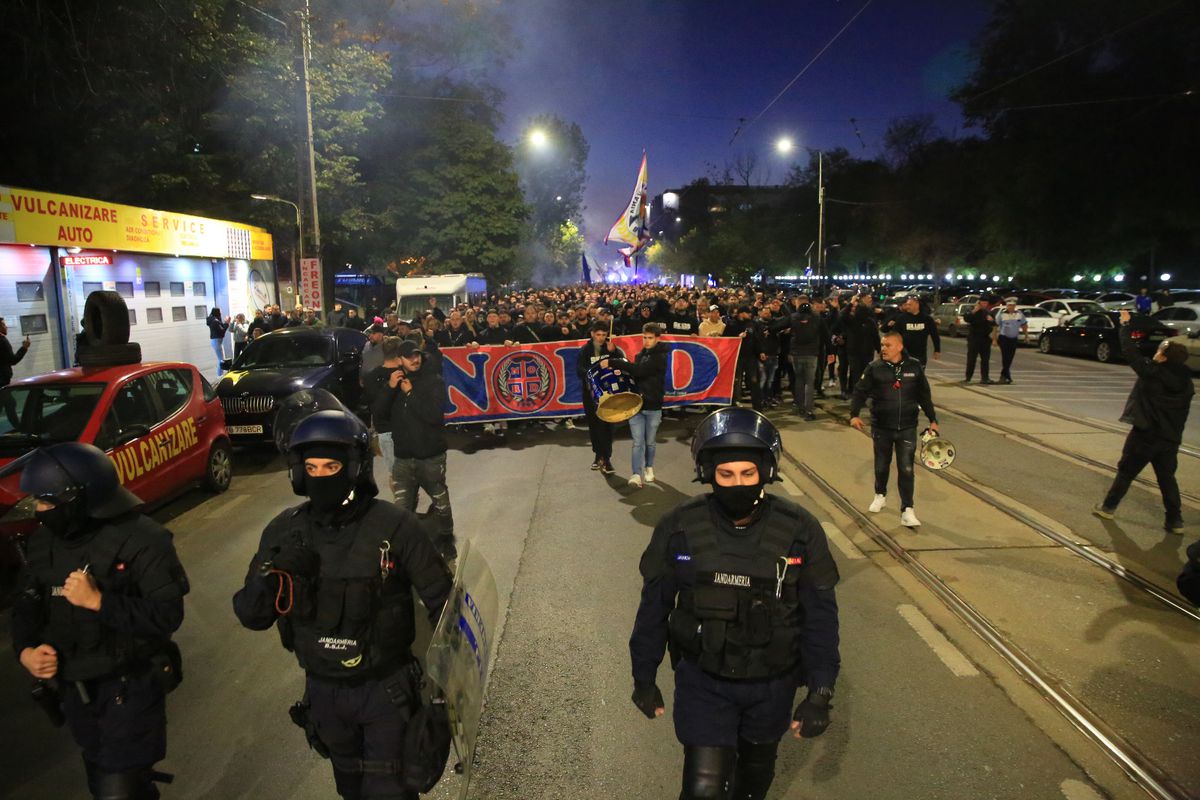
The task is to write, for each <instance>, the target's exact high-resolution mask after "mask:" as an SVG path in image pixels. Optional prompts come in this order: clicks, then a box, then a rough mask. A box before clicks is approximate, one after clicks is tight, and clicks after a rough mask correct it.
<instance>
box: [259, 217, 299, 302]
mask: <svg viewBox="0 0 1200 800" xmlns="http://www.w3.org/2000/svg"><path fill="white" fill-rule="evenodd" d="M250 197H251V199H253V200H266V201H267V202H268V203H287V204H288V205H289V206H291V207H292V208H294V209H296V263H294V264H292V289H293V290H298V289H299V287H298V286H296V276H297V275H299V274H300V263H299V262H300V259H302V258H304V224H303V223H302V222H301V221H300V206H298V205H297V204H295V203H293V202H292V201H291V200H284V199H283V198H282V197H278V196H276V195H273V194H252V195H250Z"/></svg>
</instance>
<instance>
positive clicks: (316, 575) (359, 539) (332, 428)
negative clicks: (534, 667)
mask: <svg viewBox="0 0 1200 800" xmlns="http://www.w3.org/2000/svg"><path fill="white" fill-rule="evenodd" d="M305 394H307V393H305ZM332 402H333V404H335V407H334V408H332V409H328V410H315V409H314V410H312V412H311V413H309V414H308V415H307V416H306V417H304V418H303V419H301V420H300V421H299V422H298V423H297V424H295V426H294V427H292V428H291V430H290V432H289V431H287V428H288V427H290V426H287V425H286V424H284V423H281V422H277V428H279V430H278V431H277V436H279V437H280V438H281V439H282V446H283V449H284V450H285V453H286V455H287V461H288V471H289V475H290V478H291V483H292V490H293V491H294V492H295V493H296V494H297V495H302V496H306V497H307V498H308V500H307V502H305V503H304V504H302V505H299V506H296V507H295V508H290V509H288V510H286V511H284V512H283V513H281V514H280V515H279V516H277V517H276V518H275V519H274V520H272V521H271V522H270V524H268V525H267V527H266V530H264V531H263V535H262V540H261V542H260V544H259V548H258V552H257V553H256V554H255V556H254V558H253V560H252V561H251V562H250V571H249V573H248V574H247V575H246V581H245V585H244V586H243V588H242V589H241V590H239V591H238V592H237V594H236V595H235V596H234V598H233V607H234V611H235V613H236V614H237V617H238V619H239V620H240V621H241V623H242V624H243V625H245V626H246V627H247V628H250V629H251V630H266V629H267V628H270V627H271V626H272V625H276V626H278V628H279V632H280V636H281V639H282V641H283V644H284V646H285V647H286V648H287V649H289V650H290V651H292V652H293V653H294V654H295V656H296V660H297V661H298V662H299V663H300V667H301V668H302V669H303V670H304V671H305V674H306V681H305V693H304V699H303V700H302V701H301V702H300V703H297V704H296V706H294V707H293V709H292V712H291V713H292V719H293V721H294V722H296V724H297V725H300V726H302V727H303V728H304V730H305V734H306V736H307V737H308V741H309V744H310V746H312V747H313V749H315V750H317V752H318V753H320V754H321V755H323V756H326V757H328V758H330V760H331V761H332V762H333V775H334V780H335V782H336V785H337V792H338V794H340V795H341V796H342V797H344V798H347V799H348V800H349V799H350V798H370V797H387V798H404V799H406V800H407V799H408V798H416V797H417V791H416V790H415V789H414V788H412V787H413V786H415V784H414V783H413V782H412V781H413V775H412V769H411V767H412V766H414V765H413V764H412V759H410V758H409V756H410V755H411V751H406V732H407V729H408V728H409V722H410V721H411V719H412V717H413V715H414V713H415V712H416V710H417V709H418V708H419V707H420V701H419V699H418V692H419V687H418V670H417V668H416V664H415V661H414V660H413V655H412V643H413V638H414V635H415V625H414V607H413V606H414V603H413V597H412V592H413V588H414V587H415V588H416V590H417V593H418V594H419V595H420V597H421V600H422V602H423V603H424V605H425V607H426V609H427V610H428V612H429V617H430V620H431V621H432V622H434V623H436V621H437V618H438V616H439V614H440V613H441V610H442V606H443V605H444V603H445V601H446V598H447V596H448V594H449V592H450V588H451V578H450V572H449V570H448V569H447V567H446V564H445V562H444V561H443V560H442V558H441V556H440V555H439V554H438V551H437V549H436V548H435V547H434V546H433V543H432V542H431V541H430V540H429V538H428V537H427V536H426V535H425V533H424V531H423V530H422V529H421V526H420V523H419V522H418V520H417V517H416V516H415V515H414V514H413V513H412V512H410V511H408V510H407V509H404V508H400V507H398V506H396V505H394V504H392V503H388V502H383V501H380V500H377V499H376V498H375V496H376V494H378V489H377V488H376V486H375V480H374V478H373V476H372V464H371V459H372V452H371V445H370V434H369V433H368V431H367V429H366V427H365V426H364V425H363V424H362V422H360V421H359V419H358V418H357V417H356V416H354V414H352V413H350V412H349V411H347V410H345V409H344V408H338V407H337V406H339V405H340V404H337V401H336V400H333V401H332ZM318 407H319V404H318ZM282 413H283V412H281V416H282ZM409 739H410V740H411V737H409ZM406 762H407V763H406ZM444 764H445V759H444V757H443V760H442V763H441V765H439V767H438V773H437V774H438V775H440V774H441V766H444Z"/></svg>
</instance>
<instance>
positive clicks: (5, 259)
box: [0, 186, 277, 377]
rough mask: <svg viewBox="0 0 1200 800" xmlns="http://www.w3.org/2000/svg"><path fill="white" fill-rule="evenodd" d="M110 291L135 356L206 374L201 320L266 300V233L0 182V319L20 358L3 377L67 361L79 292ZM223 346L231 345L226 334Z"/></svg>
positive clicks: (210, 361) (272, 289)
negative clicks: (22, 352) (123, 314)
mask: <svg viewBox="0 0 1200 800" xmlns="http://www.w3.org/2000/svg"><path fill="white" fill-rule="evenodd" d="M100 290H108V291H114V292H117V293H118V294H120V295H121V296H122V297H123V298H124V299H125V304H126V305H127V306H128V309H129V324H130V335H129V340H130V341H132V342H137V343H138V344H139V345H140V346H141V348H142V357H143V358H144V359H145V360H147V361H186V362H191V363H193V364H196V365H197V366H198V367H199V368H200V371H201V372H203V373H204V374H205V375H207V376H209V377H214V376H215V375H216V368H217V364H216V357H215V355H214V354H213V351H212V347H211V345H210V344H209V334H208V326H207V325H206V324H205V319H206V318H207V317H208V314H209V311H210V310H211V309H212V308H213V307H214V306H215V307H218V308H220V309H221V314H222V317H225V316H235V315H237V314H238V313H242V314H245V315H246V318H247V319H251V318H253V316H254V312H255V311H257V310H260V309H262V308H264V307H266V306H268V305H272V304H274V303H275V302H277V301H276V297H277V292H276V281H275V265H274V260H273V252H272V242H271V235H270V234H269V233H268V232H267V231H265V230H263V229H261V228H256V227H253V226H250V225H243V224H241V223H237V222H227V221H224V220H216V219H206V218H204V217H194V216H190V215H187V214H174V213H171V212H166V211H155V210H153V209H146V208H135V207H133V206H124V205H119V204H115V203H106V202H104V201H101V200H91V199H87V198H81V197H71V196H68V195H58V194H50V193H46V192H34V191H28V190H25V189H14V188H9V187H7V186H0V316H3V317H4V319H5V320H6V321H7V322H8V326H9V341H10V342H12V343H13V347H14V349H16V348H17V347H19V346H20V341H21V339H23V338H24V337H25V336H28V337H29V338H30V340H31V345H30V349H29V352H28V354H26V356H25V358H24V360H22V361H21V363H19V364H17V365H16V366H15V367H14V368H13V376H14V377H24V376H28V375H38V374H41V373H44V372H50V371H53V370H55V369H61V368H63V367H67V366H70V365H71V364H72V363H74V361H75V335H76V334H77V333H78V332H79V331H80V326H81V323H82V321H83V307H84V302H85V301H86V299H87V296H88V295H89V294H90V293H92V292H94V291H100ZM226 350H227V352H228V354H229V355H232V352H233V345H232V343H231V342H230V341H229V340H228V339H227V340H226Z"/></svg>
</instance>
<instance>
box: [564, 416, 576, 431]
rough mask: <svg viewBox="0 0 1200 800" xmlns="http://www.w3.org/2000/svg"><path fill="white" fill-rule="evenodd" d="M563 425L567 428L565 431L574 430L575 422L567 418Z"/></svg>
mask: <svg viewBox="0 0 1200 800" xmlns="http://www.w3.org/2000/svg"><path fill="white" fill-rule="evenodd" d="M564 424H565V425H566V426H567V430H569V431H573V430H575V420H573V419H571V418H570V417H567V421H566V422H565V423H564Z"/></svg>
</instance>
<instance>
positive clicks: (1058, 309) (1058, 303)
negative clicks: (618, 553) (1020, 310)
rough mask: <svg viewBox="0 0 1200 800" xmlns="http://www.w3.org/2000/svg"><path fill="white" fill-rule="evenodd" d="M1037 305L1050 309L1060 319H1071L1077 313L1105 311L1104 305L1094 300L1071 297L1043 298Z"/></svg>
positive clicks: (1099, 312)
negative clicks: (1073, 298)
mask: <svg viewBox="0 0 1200 800" xmlns="http://www.w3.org/2000/svg"><path fill="white" fill-rule="evenodd" d="M1037 307H1038V308H1043V309H1045V310H1046V311H1049V312H1050V313H1051V314H1053V315H1054V316H1056V317H1058V318H1059V319H1060V320H1063V319H1070V318H1071V317H1073V316H1075V315H1076V314H1103V313H1104V306H1102V305H1100V304H1099V303H1097V302H1095V301H1093V300H1072V299H1070V298H1059V299H1057V300H1043V301H1042V302H1040V303H1038V304H1037Z"/></svg>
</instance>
